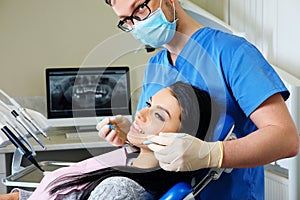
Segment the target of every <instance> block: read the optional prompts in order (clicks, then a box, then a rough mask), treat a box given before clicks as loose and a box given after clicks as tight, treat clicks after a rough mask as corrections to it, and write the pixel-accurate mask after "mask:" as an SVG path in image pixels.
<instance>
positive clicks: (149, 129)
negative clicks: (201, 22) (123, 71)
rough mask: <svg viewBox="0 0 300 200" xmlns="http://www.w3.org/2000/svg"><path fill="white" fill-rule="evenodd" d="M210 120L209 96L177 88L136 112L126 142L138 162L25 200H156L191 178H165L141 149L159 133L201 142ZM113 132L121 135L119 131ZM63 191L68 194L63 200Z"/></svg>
mask: <svg viewBox="0 0 300 200" xmlns="http://www.w3.org/2000/svg"><path fill="white" fill-rule="evenodd" d="M210 118H211V101H210V97H209V95H208V93H207V92H205V91H202V90H199V89H197V88H195V87H192V86H190V85H188V84H185V83H182V82H177V83H175V84H173V85H171V86H170V87H167V88H164V89H162V90H160V91H159V92H158V93H156V94H155V95H154V96H152V98H151V99H150V100H149V102H147V107H145V108H143V109H142V110H140V111H138V112H137V114H136V117H135V120H134V121H133V123H132V125H131V127H130V130H129V132H128V134H127V140H128V141H129V143H130V144H132V145H134V146H136V147H138V148H139V150H140V152H139V154H138V156H137V157H136V158H134V159H132V160H131V161H130V162H127V166H126V165H125V166H114V167H105V168H102V169H98V170H93V171H90V172H87V173H84V174H79V173H78V174H75V175H67V176H62V177H59V178H55V179H54V180H53V179H52V181H48V182H47V186H46V187H45V190H44V189H39V187H38V188H37V190H36V191H35V192H34V193H33V194H32V196H31V197H30V198H29V199H31V198H33V196H35V197H41V196H45V193H46V194H47V195H49V198H48V199H65V200H67V199H157V198H159V197H160V196H162V195H163V194H164V193H165V192H166V191H167V190H168V189H170V188H171V187H172V186H173V185H174V184H176V183H178V182H180V181H186V182H190V181H191V178H192V174H193V172H167V171H164V170H162V169H161V168H159V165H158V161H157V160H156V159H155V156H154V153H153V152H152V151H151V150H150V149H148V148H147V144H146V143H145V141H146V142H147V136H148V135H157V134H159V132H178V133H180V132H182V133H194V135H196V136H197V137H198V138H200V139H204V137H205V135H206V132H207V130H208V126H209V122H210ZM104 121H105V120H104ZM102 123H103V122H102ZM114 128H115V129H116V130H118V131H121V130H120V129H119V127H114ZM44 179H47V176H45V177H44ZM44 179H43V180H44ZM115 181H117V182H118V188H113V186H114V185H115V184H114V183H115ZM120 182H121V183H122V182H124V184H123V185H124V188H122V187H120V185H122V184H120ZM154 183H155V184H154ZM78 186H80V187H78ZM72 188H76V189H72ZM114 189H117V190H119V191H117V192H116V190H114ZM41 190H42V191H41ZM64 190H68V192H67V193H63V195H62V193H61V192H62V191H64ZM35 193H36V194H35ZM9 195H10V197H12V198H11V199H21V200H23V199H26V198H23V199H22V198H20V195H19V194H18V192H15V193H11V194H7V195H3V196H1V195H0V199H1V200H2V199H5V200H6V199H9V197H8V196H9ZM129 195H130V196H129ZM134 195H137V196H136V197H134Z"/></svg>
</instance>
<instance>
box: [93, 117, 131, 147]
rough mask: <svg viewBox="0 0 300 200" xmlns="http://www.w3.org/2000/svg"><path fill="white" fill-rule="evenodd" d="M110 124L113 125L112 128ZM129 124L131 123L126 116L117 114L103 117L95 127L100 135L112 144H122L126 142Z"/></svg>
mask: <svg viewBox="0 0 300 200" xmlns="http://www.w3.org/2000/svg"><path fill="white" fill-rule="evenodd" d="M110 125H113V129H111V126H110ZM130 126H131V123H130V121H129V120H128V119H127V118H126V117H124V116H122V115H117V116H114V117H106V118H104V119H103V120H102V121H100V122H99V123H98V124H97V127H96V128H97V130H98V131H99V133H98V134H99V136H100V137H103V138H104V139H106V140H107V141H108V142H110V143H111V144H112V145H114V146H122V145H124V144H125V142H126V139H127V133H128V131H129V129H130Z"/></svg>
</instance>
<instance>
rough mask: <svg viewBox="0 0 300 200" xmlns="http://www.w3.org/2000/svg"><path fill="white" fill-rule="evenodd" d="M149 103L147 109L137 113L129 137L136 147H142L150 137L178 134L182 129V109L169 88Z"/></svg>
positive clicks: (156, 95)
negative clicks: (171, 133) (166, 133)
mask: <svg viewBox="0 0 300 200" xmlns="http://www.w3.org/2000/svg"><path fill="white" fill-rule="evenodd" d="M148 103H149V104H148V106H147V107H145V108H143V109H142V110H140V111H138V112H137V114H136V118H135V120H134V122H133V123H132V126H131V127H130V131H129V133H128V135H127V138H128V140H129V141H130V142H131V143H133V144H135V145H136V146H141V145H140V144H141V143H142V142H143V141H145V140H147V136H148V135H158V134H159V133H160V132H177V131H178V130H179V128H180V114H181V107H180V105H179V103H178V101H177V99H176V98H175V97H174V96H173V95H172V92H171V91H170V90H169V89H168V88H164V89H162V90H160V91H159V92H158V93H156V94H155V95H154V96H152V98H151V99H150V101H149V102H148Z"/></svg>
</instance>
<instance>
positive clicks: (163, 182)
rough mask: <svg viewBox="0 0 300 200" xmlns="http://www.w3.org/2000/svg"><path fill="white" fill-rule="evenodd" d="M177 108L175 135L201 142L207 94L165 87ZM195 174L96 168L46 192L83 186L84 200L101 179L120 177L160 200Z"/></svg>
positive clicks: (208, 108)
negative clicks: (177, 131)
mask: <svg viewBox="0 0 300 200" xmlns="http://www.w3.org/2000/svg"><path fill="white" fill-rule="evenodd" d="M169 88H170V89H171V91H172V93H173V95H174V96H175V97H176V98H177V100H178V102H179V104H180V106H181V125H180V130H179V132H184V133H188V134H191V135H193V136H196V137H198V138H200V139H202V140H203V139H204V137H205V135H206V132H207V130H208V127H209V122H210V118H211V100H210V96H209V95H208V93H207V92H205V91H203V90H200V89H198V88H196V87H193V86H191V85H189V84H186V83H183V82H176V83H175V84H173V85H171V86H170V87H169ZM196 173H197V172H168V171H164V170H163V169H161V168H155V169H153V168H152V169H141V168H136V167H129V166H116V167H108V168H104V169H99V170H96V171H92V172H88V173H85V174H80V175H73V176H66V177H63V178H60V179H59V180H58V181H63V182H64V183H62V184H58V185H55V186H54V187H53V188H52V189H51V190H50V193H51V194H54V193H56V192H58V191H60V190H63V189H66V188H69V187H73V186H77V185H83V184H86V185H85V186H84V188H83V189H82V190H83V194H82V195H81V197H80V199H81V200H85V199H88V198H89V196H90V194H91V192H92V191H93V190H94V189H95V187H96V186H97V185H99V184H100V183H101V182H102V181H103V180H105V179H107V178H109V177H114V176H123V177H127V178H130V179H132V180H134V181H136V182H137V183H138V184H140V185H141V186H142V187H144V188H145V190H147V191H148V192H149V193H151V194H152V195H153V196H154V198H155V199H158V198H159V197H161V196H162V195H163V194H164V193H165V192H166V191H168V190H169V189H170V188H171V187H172V186H173V185H175V184H176V183H178V182H181V181H183V182H188V183H190V181H191V179H192V178H193V177H194V176H195V174H196Z"/></svg>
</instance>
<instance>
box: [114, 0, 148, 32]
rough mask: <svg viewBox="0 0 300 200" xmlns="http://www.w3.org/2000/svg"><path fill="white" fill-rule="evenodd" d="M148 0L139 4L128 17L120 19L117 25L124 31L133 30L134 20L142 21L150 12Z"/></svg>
mask: <svg viewBox="0 0 300 200" xmlns="http://www.w3.org/2000/svg"><path fill="white" fill-rule="evenodd" d="M149 1H150V0H146V1H145V2H144V3H143V4H141V5H139V6H138V7H137V8H136V9H135V10H134V11H133V12H132V14H131V15H130V16H129V17H125V19H123V20H120V21H119V23H118V27H119V28H120V29H121V30H122V31H125V32H130V31H132V30H133V28H132V27H133V25H134V20H137V21H143V20H145V19H147V17H149V15H150V14H151V9H150V8H149V6H148V3H149Z"/></svg>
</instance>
